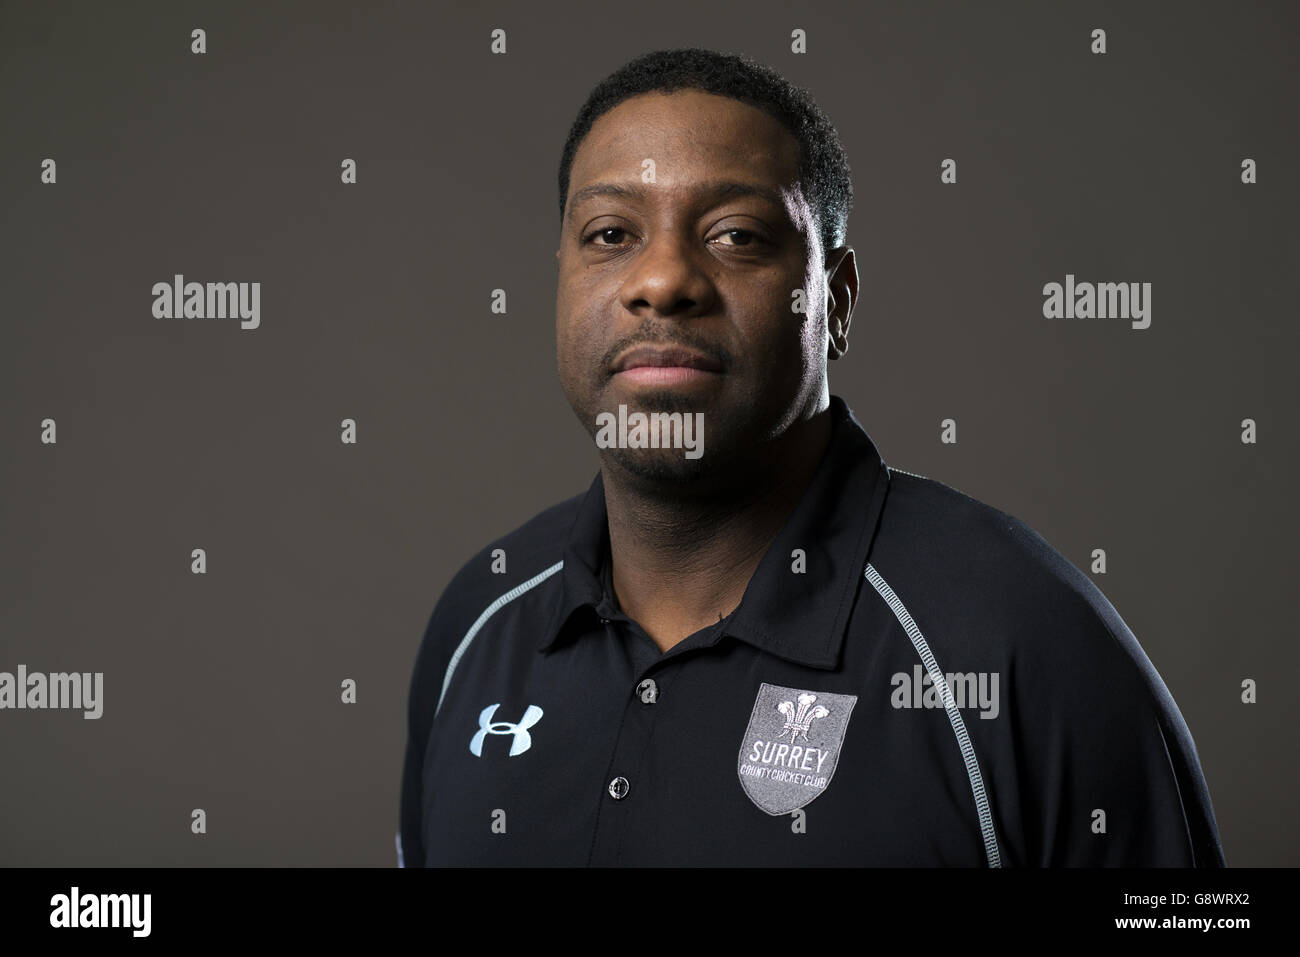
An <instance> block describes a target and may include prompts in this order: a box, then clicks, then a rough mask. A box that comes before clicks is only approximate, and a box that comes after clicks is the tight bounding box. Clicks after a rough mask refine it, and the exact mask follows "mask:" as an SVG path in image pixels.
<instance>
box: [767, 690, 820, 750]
mask: <svg viewBox="0 0 1300 957" xmlns="http://www.w3.org/2000/svg"><path fill="white" fill-rule="evenodd" d="M816 700H817V696H816V695H815V694H809V693H808V692H807V691H805V692H804V693H803V694H801V695H799V710H798V711H795V709H794V702H793V701H782V702H781V703H780V704H779V705H777V706H776V710H777V711H779V712H781V713H782V714H783V715H785V726H784V727H782V728H781V734H783V735H784V734H785V733H786V732H787V731H789V732H790V740H791V741H792V742H793V741H794V739H795V738H796V737H798V736H799V735H801V734H802V735H803V739H804V740H805V741H807V740H808V729H809V728H811V727H812V723H813V722H814V721H815V720H817V719H818V718H824V717H826V716H827V715H828V714H830V712H829V711H827V710H826V709H825V708H823V707H822V706H821V705H817V707H815V708H814V707H813V706H812V703H813V702H814V701H816Z"/></svg>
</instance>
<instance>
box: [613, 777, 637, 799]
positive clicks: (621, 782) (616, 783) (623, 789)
mask: <svg viewBox="0 0 1300 957" xmlns="http://www.w3.org/2000/svg"><path fill="white" fill-rule="evenodd" d="M631 787H632V785H630V784H628V783H627V778H625V777H622V776H620V777H616V778H615V779H614V780H612V781H610V782H609V796H610V797H612V798H613V799H614V800H615V801H621V800H623V798H625V797H627V792H628V790H629V789H630V788H631Z"/></svg>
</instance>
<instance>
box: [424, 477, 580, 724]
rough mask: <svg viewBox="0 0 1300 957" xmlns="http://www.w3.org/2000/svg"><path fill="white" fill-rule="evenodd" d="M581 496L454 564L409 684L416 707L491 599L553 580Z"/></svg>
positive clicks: (495, 600)
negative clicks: (455, 569)
mask: <svg viewBox="0 0 1300 957" xmlns="http://www.w3.org/2000/svg"><path fill="white" fill-rule="evenodd" d="M585 495H586V492H582V493H579V494H577V495H575V496H573V497H571V498H568V499H565V500H564V501H563V502H559V503H558V504H555V505H552V506H550V507H549V508H547V509H544V510H543V511H541V512H539V513H538V514H537V515H534V516H533V517H532V518H530V519H529V520H528V521H526V522H524V523H523V524H522V525H520V526H519V527H518V528H515V529H513V530H512V531H509V532H507V533H505V534H504V535H500V536H498V537H496V538H494V539H492V540H491V541H489V542H488V543H487V544H485V545H484V546H483V547H482V548H480V549H479V550H478V551H477V552H476V553H475V554H474V555H473V556H471V557H470V558H469V559H468V560H466V561H465V562H463V564H461V565H460V566H459V568H458V569H457V571H456V572H455V573H454V574H453V575H452V577H451V579H450V581H448V583H447V585H446V586H445V587H444V588H443V590H442V593H441V595H440V596H439V598H438V600H437V602H436V603H435V605H434V608H433V612H432V614H431V615H430V616H429V620H428V624H427V625H426V627H425V630H424V637H423V639H422V640H421V642H420V648H419V652H418V654H417V655H416V661H415V668H414V673H413V674H412V676H411V685H410V701H411V707H412V708H413V709H417V710H418V709H420V707H421V702H422V701H423V699H425V698H427V697H428V696H429V694H430V691H431V689H433V693H434V694H435V695H436V687H435V684H436V682H435V681H434V678H435V676H439V675H441V673H442V671H444V670H445V668H446V666H447V663H448V661H450V659H451V656H452V654H453V653H454V652H455V649H456V646H457V645H458V644H459V643H460V641H461V640H462V639H463V638H464V637H465V635H466V634H467V633H468V632H469V630H470V629H471V628H473V627H474V624H475V622H477V621H478V620H479V619H480V618H481V617H482V616H483V615H484V614H485V613H490V609H492V608H493V606H494V604H496V605H498V606H499V605H500V604H501V603H502V602H503V601H505V600H509V598H510V597H514V596H517V595H519V594H522V593H523V592H524V591H525V590H532V589H533V588H534V587H535V586H537V585H540V584H542V583H543V582H544V581H546V579H548V578H552V579H554V580H556V581H558V577H557V576H555V572H556V571H558V569H557V568H556V567H555V566H556V565H557V564H558V563H559V562H560V561H561V558H562V555H563V551H564V544H565V542H566V540H567V539H568V536H569V531H570V529H571V528H572V526H573V522H574V520H575V519H576V518H577V515H578V510H579V508H580V506H581V504H582V500H583V497H584V496H585ZM502 567H504V571H501V569H502ZM438 680H441V679H440V678H439V679H438Z"/></svg>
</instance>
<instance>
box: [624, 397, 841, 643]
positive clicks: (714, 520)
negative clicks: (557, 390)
mask: <svg viewBox="0 0 1300 957" xmlns="http://www.w3.org/2000/svg"><path fill="white" fill-rule="evenodd" d="M830 433H831V420H830V410H829V409H822V410H821V411H820V412H817V413H815V414H814V415H812V416H811V417H810V418H807V419H801V420H799V421H798V422H797V423H796V424H794V425H792V426H791V427H790V428H789V429H787V430H786V432H785V433H784V434H783V435H782V436H781V437H780V438H779V439H777V440H775V441H773V442H771V443H768V445H767V446H766V447H764V448H763V449H761V450H760V451H759V452H758V453H757V454H756V455H755V456H754V457H753V458H752V459H750V460H747V461H746V462H745V463H744V465H743V467H738V468H733V469H730V470H728V475H729V476H730V477H731V478H730V480H727V481H721V480H720V481H717V482H715V483H714V484H712V485H711V487H710V488H709V489H708V491H706V492H696V493H693V494H683V493H682V492H681V491H680V490H679V489H674V490H672V493H671V494H668V495H666V494H665V490H664V489H663V488H661V487H655V486H651V485H647V484H646V483H645V482H644V481H643V480H639V479H638V478H637V477H636V476H633V475H631V474H629V473H628V472H626V471H625V470H623V469H622V468H620V467H619V466H617V464H615V463H613V462H612V461H606V462H603V463H602V475H603V478H604V486H605V509H606V513H607V515H608V519H609V542H610V556H611V562H612V568H611V571H612V577H613V582H614V592H615V596H616V597H617V599H618V602H619V605H620V606H621V607H622V609H623V611H624V613H626V614H627V615H628V616H629V617H631V618H633V619H634V620H636V622H637V623H638V624H640V625H641V627H642V628H643V629H645V631H646V632H647V633H648V634H649V635H650V637H651V638H653V639H654V641H655V644H657V645H658V646H659V648H660V649H661V650H663V651H666V650H668V648H671V647H672V646H673V645H675V644H676V643H677V642H679V641H681V640H682V639H683V638H685V637H687V636H688V635H690V634H692V633H694V632H696V631H698V630H699V629H701V628H703V627H705V626H706V625H710V624H715V623H716V622H717V621H718V620H719V619H720V618H723V617H725V616H727V615H729V614H731V612H732V611H734V610H735V608H736V606H737V605H739V604H740V600H741V598H742V597H743V596H744V593H745V588H746V586H748V584H749V579H750V578H751V576H752V575H753V574H754V570H755V569H756V568H757V567H758V564H759V562H760V561H761V560H762V558H763V556H764V555H765V554H766V552H767V549H768V547H769V546H770V545H771V544H772V540H773V539H774V538H775V537H776V535H777V534H778V533H779V532H780V530H781V527H782V526H783V525H784V524H785V521H786V519H787V518H789V516H790V513H791V512H792V511H793V510H794V508H795V506H796V505H797V504H798V502H799V499H800V498H801V497H802V495H803V493H804V492H805V491H806V490H807V488H808V485H809V483H810V482H811V481H812V478H813V475H814V474H815V473H816V471H817V467H818V466H819V465H820V463H821V460H822V457H823V456H824V455H825V452H826V448H827V446H828V445H829V443H830Z"/></svg>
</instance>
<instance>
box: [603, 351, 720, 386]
mask: <svg viewBox="0 0 1300 957" xmlns="http://www.w3.org/2000/svg"><path fill="white" fill-rule="evenodd" d="M613 372H614V377H615V378H616V379H620V380H621V381H623V382H629V383H634V384H638V385H681V384H684V383H688V382H702V381H706V380H708V379H711V378H713V377H714V376H717V375H721V373H722V363H720V362H718V361H717V360H716V359H712V358H710V357H708V356H706V355H704V354H703V353H700V352H695V351H694V350H691V349H684V348H682V347H681V346H636V347H634V348H632V349H630V350H628V351H627V352H625V353H623V354H622V355H621V356H619V358H618V360H617V361H616V362H615V363H614V366H613Z"/></svg>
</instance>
